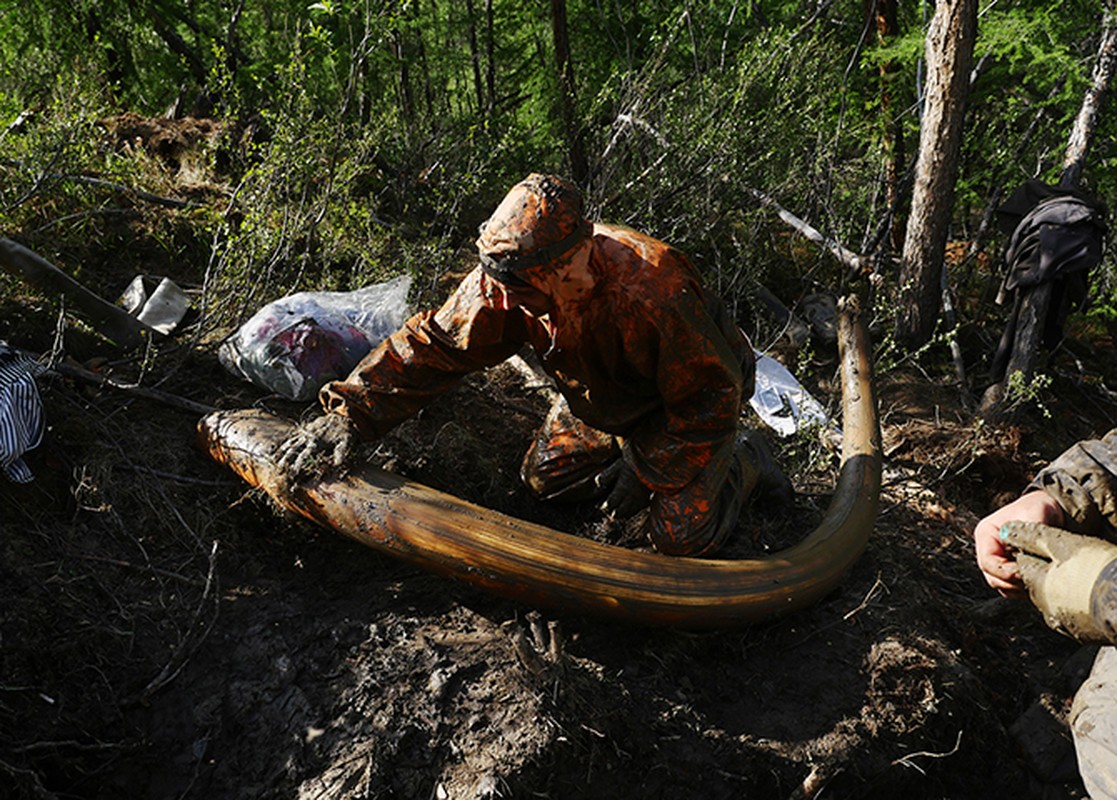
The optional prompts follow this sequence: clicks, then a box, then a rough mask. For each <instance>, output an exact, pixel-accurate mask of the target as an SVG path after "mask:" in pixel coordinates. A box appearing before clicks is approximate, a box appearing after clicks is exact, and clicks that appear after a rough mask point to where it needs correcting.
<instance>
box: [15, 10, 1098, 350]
mask: <svg viewBox="0 0 1117 800" xmlns="http://www.w3.org/2000/svg"><path fill="white" fill-rule="evenodd" d="M1103 5H1104V4H1103V3H1102V2H1101V0H1071V2H1054V0H1017V2H1011V3H1005V2H1001V3H991V4H986V5H985V6H984V7H983V8H982V12H981V18H980V23H979V25H980V27H979V41H978V43H977V50H976V58H977V59H978V60H979V62H980V70H979V72H978V78H977V81H976V83H975V85H974V91H973V94H972V96H971V99H970V104H969V106H968V108H969V117H968V121H967V135H966V139H965V143H964V154H963V160H962V171H961V175H960V177H959V181H958V186H957V199H958V202H957V209H958V211H957V213H956V216H955V230H954V232H953V233H952V237H953V238H959V239H960V238H963V237H965V236H967V235H968V234H970V233H972V232H973V230H974V229H975V227H976V225H977V222H978V221H979V220H980V217H981V216H982V214H983V213H984V211H985V207H986V205H987V204H988V202H989V198H990V197H991V196H992V193H993V190H994V189H997V188H998V187H1000V188H1004V189H1008V190H1010V189H1011V188H1012V187H1013V186H1015V185H1016V184H1017V183H1019V182H1020V181H1021V180H1023V179H1024V178H1026V177H1031V176H1037V175H1038V176H1040V177H1045V178H1047V179H1051V178H1052V176H1053V174H1054V172H1055V170H1057V169H1058V163H1059V160H1060V155H1061V152H1062V149H1063V148H1064V147H1065V141H1066V136H1067V133H1068V130H1069V124H1070V120H1071V118H1072V117H1073V115H1074V114H1075V113H1076V111H1077V109H1078V107H1079V105H1080V103H1081V97H1082V94H1083V92H1084V90H1085V87H1086V85H1087V82H1088V80H1089V76H1090V69H1091V67H1092V60H1093V56H1094V52H1095V50H1096V47H1097V37H1098V31H1099V20H1100V19H1101V14H1102V9H1103ZM490 7H491V11H492V14H491V17H489V16H486V13H487V10H488V9H489V8H490ZM814 10H815V9H814V6H810V8H809V9H808V8H807V7H805V6H804V5H803V4H802V3H798V2H791V0H741V1H740V2H736V1H735V2H730V3H726V2H724V0H687V2H682V0H656V2H650V0H637V1H636V2H629V3H601V2H598V0H567V19H568V30H569V38H570V46H571V54H572V60H573V69H574V78H575V97H574V100H575V114H576V122H577V135H578V137H579V138H580V142H581V145H582V147H583V149H584V150H585V152H586V153H587V154H588V161H589V165H588V166H589V174H588V176H586V181H585V183H586V187H585V188H586V189H587V195H588V198H589V202H590V207H591V210H592V213H593V215H595V216H598V217H600V218H603V219H606V220H609V221H615V222H622V223H627V224H630V225H633V226H634V227H637V228H640V229H643V230H646V231H648V232H650V233H652V234H655V235H658V236H660V237H662V238H664V239H667V240H669V241H671V242H672V243H673V244H676V245H678V246H679V247H680V248H681V249H683V250H684V251H685V252H687V253H688V254H689V255H691V256H692V258H693V259H694V261H695V262H696V263H697V264H698V265H699V266H700V268H701V269H703V270H704V271H705V272H706V274H707V275H708V276H709V277H710V279H711V281H712V282H713V283H714V284H715V286H716V287H717V288H718V289H719V291H721V292H722V293H723V294H724V295H725V296H726V297H727V299H728V300H729V302H730V305H732V306H734V307H735V308H736V309H738V310H739V311H740V312H741V313H740V316H741V317H742V318H745V317H746V316H747V314H746V313H745V312H746V311H747V307H748V306H749V304H750V300H749V298H750V297H751V296H752V294H753V289H754V288H755V285H756V283H758V282H764V283H765V284H767V285H769V286H771V287H772V288H774V289H776V290H778V293H780V294H781V295H783V296H784V297H786V298H789V299H792V300H793V299H794V298H795V297H796V296H800V295H801V294H804V293H806V292H807V291H811V290H814V289H819V288H822V289H829V290H834V289H840V288H843V287H844V285H845V283H846V282H847V276H845V275H844V273H843V271H842V269H841V268H840V267H839V266H838V265H837V264H836V263H835V262H834V261H833V259H832V258H831V257H829V256H828V255H826V254H825V253H824V252H823V251H822V250H821V249H819V248H817V247H816V246H815V245H811V244H805V243H804V242H803V241H802V240H801V239H799V238H798V234H794V233H791V232H789V231H788V229H787V228H786V227H785V226H784V225H783V224H782V223H781V222H779V221H778V220H776V219H775V218H774V217H773V215H772V213H771V212H770V211H768V210H767V209H762V208H760V207H758V205H757V204H756V202H755V200H754V199H753V195H752V190H754V189H755V190H761V191H763V192H765V193H766V194H768V195H770V196H771V197H773V198H775V199H776V200H777V201H779V202H780V203H781V204H782V205H784V206H785V207H787V208H788V209H790V210H792V211H793V212H794V213H795V214H796V215H797V216H799V217H801V218H803V219H805V220H807V221H809V222H810V223H811V224H812V225H813V226H815V227H816V228H818V229H819V230H820V231H822V232H823V233H824V234H825V235H827V236H830V237H832V238H833V239H835V240H837V241H840V242H842V243H844V244H845V245H846V246H848V247H850V248H851V249H853V250H858V251H860V250H862V249H864V248H867V247H869V246H876V244H877V243H878V240H877V239H875V238H874V235H875V232H876V230H877V228H878V226H879V224H880V221H881V220H882V219H883V217H884V215H885V213H886V211H887V210H888V207H887V202H888V201H887V198H886V196H885V193H884V180H883V172H884V170H883V166H882V165H883V164H884V163H885V162H886V160H887V159H888V158H889V157H890V155H891V154H893V153H895V154H898V157H899V158H900V160H901V162H902V163H901V164H900V168H901V171H902V170H903V168H904V167H906V166H908V164H909V163H910V159H911V154H912V153H913V152H914V149H915V143H916V136H917V134H918V126H919V114H918V107H917V104H916V98H917V91H916V88H917V81H918V75H919V60H920V58H921V57H922V53H923V44H924V35H925V22H926V20H925V19H924V11H925V9H924V8H923V7H921V5H920V4H910V3H901V4H899V12H900V15H901V16H900V20H899V27H900V31H899V33H898V35H896V36H894V37H891V38H890V39H889V40H887V41H884V42H878V41H877V40H876V36H875V35H874V30H873V29H872V27H871V25H870V24H869V23H870V22H871V21H870V20H866V19H865V17H864V9H863V7H862V5H861V4H832V5H830V6H828V7H827V8H826V11H825V13H822V14H817V15H815V14H814ZM549 11H550V9H549V7H548V5H547V4H523V3H513V2H510V0H493V2H492V3H491V5H490V4H487V3H485V2H481V0H474V2H472V3H467V2H461V0H421V1H420V0H362V2H357V1H356V0H322V2H313V3H311V2H307V1H306V0H304V1H303V2H288V1H286V0H281V1H280V2H267V3H265V2H262V1H261V0H247V2H245V3H243V4H239V3H236V4H228V3H225V2H215V0H192V1H191V2H189V3H187V2H184V0H141V2H124V0H98V2H96V3H94V2H93V1H92V0H77V2H66V3H63V2H60V0H31V2H30V3H25V4H20V5H19V6H16V5H15V4H14V3H12V2H10V0H8V2H2V1H0V124H3V125H5V126H6V125H7V124H8V123H9V122H11V121H13V120H15V119H16V117H17V116H18V115H20V114H21V113H23V112H24V111H28V110H30V111H34V112H35V116H34V117H33V120H34V121H33V122H32V123H31V124H30V125H28V126H26V131H25V132H22V133H19V134H16V133H12V134H4V133H3V128H0V136H2V137H3V138H0V159H2V161H0V170H3V178H4V180H3V181H0V223H2V224H3V225H4V227H5V229H6V230H7V231H9V232H17V233H19V234H20V235H21V236H23V237H24V240H25V241H26V242H27V243H28V244H35V243H36V242H39V241H42V239H41V238H40V237H42V236H45V235H46V234H47V233H48V232H49V234H50V235H51V236H56V237H60V239H61V243H62V245H63V247H65V246H66V245H67V244H68V243H71V242H72V243H73V244H74V246H75V247H76V246H78V245H79V243H80V242H82V241H92V240H97V239H98V238H99V237H100V238H101V239H102V240H103V239H104V237H106V236H116V235H123V234H121V233H119V232H118V231H116V232H114V229H113V228H112V227H111V226H109V225H107V224H106V222H107V214H105V213H99V212H108V211H110V210H111V208H109V207H108V205H107V200H106V197H105V193H104V192H103V191H99V190H96V189H94V188H92V187H90V186H88V185H82V184H80V183H75V182H72V181H70V182H66V181H53V180H49V179H48V180H45V181H44V180H43V176H44V175H48V174H54V173H75V174H76V173H79V172H84V173H85V174H88V175H96V176H98V177H101V178H105V179H110V180H113V181H117V182H120V183H122V184H127V185H132V186H137V187H140V188H146V189H148V190H155V191H160V192H165V193H167V194H173V193H174V192H175V190H176V187H175V186H174V181H173V176H172V175H169V174H168V173H167V171H166V170H165V169H163V168H161V167H159V165H157V164H155V163H154V162H153V160H152V157H151V155H150V154H145V151H144V150H143V149H137V150H134V151H130V152H121V151H119V150H115V149H112V148H101V147H99V146H97V143H98V142H100V141H102V139H103V136H102V134H101V133H100V130H99V128H98V127H97V125H96V120H97V118H98V117H102V116H107V115H109V114H112V113H117V112H120V111H135V112H138V113H141V114H149V115H154V114H162V113H163V112H164V111H165V110H167V109H168V108H172V107H175V108H177V109H178V113H180V114H182V113H189V112H192V111H193V112H198V113H203V114H213V115H215V116H218V117H220V118H222V119H224V120H227V121H228V122H229V124H230V130H231V131H233V132H234V133H235V132H236V131H239V130H241V127H239V126H238V125H237V124H236V123H237V122H240V123H249V122H251V123H252V125H253V127H254V130H255V131H256V135H255V138H253V139H252V140H251V141H252V143H251V144H246V145H244V146H243V147H241V145H240V144H239V143H238V142H237V141H234V140H233V139H230V140H229V141H227V142H226V143H225V144H224V145H223V146H222V147H223V148H224V150H223V152H222V156H223V157H225V158H228V159H231V163H228V164H225V165H224V166H223V167H222V169H223V170H224V173H223V174H222V176H221V177H220V180H219V181H218V183H220V182H221V181H225V182H227V184H228V189H227V192H226V193H225V194H223V195H219V196H216V198H215V199H211V200H210V201H209V202H207V203H206V204H205V208H204V209H203V210H199V211H195V212H193V213H192V215H189V216H187V215H180V216H179V217H178V218H176V222H175V223H174V224H175V225H183V226H184V225H187V224H189V225H192V226H194V231H193V238H192V237H191V236H183V235H182V234H181V232H180V231H179V230H178V229H177V228H174V227H173V226H164V227H160V224H159V223H157V222H155V221H154V219H153V218H152V219H148V218H146V217H145V218H144V220H143V224H144V225H146V230H147V231H149V232H151V233H152V234H153V235H154V236H155V237H156V239H157V240H158V241H159V242H161V244H160V246H161V247H163V248H165V249H166V250H168V251H171V250H174V249H175V248H178V249H179V250H180V251H181V249H182V247H183V246H184V245H183V244H182V242H183V241H192V242H197V241H201V242H206V243H207V245H206V246H207V248H212V252H208V251H207V252H202V253H200V254H195V255H194V259H195V261H198V262H201V263H208V266H209V270H208V275H207V276H206V280H205V284H206V290H207V297H209V298H210V300H209V310H210V311H211V312H212V313H213V314H214V316H213V318H212V320H211V322H212V324H213V325H214V326H215V327H221V326H223V325H228V324H231V323H233V322H235V321H237V319H238V318H239V317H242V316H243V315H244V314H245V313H247V312H248V311H250V310H251V309H252V308H253V307H254V306H256V305H258V304H259V303H260V302H261V301H263V300H265V299H271V298H272V297H274V296H276V295H277V294H279V293H282V292H286V291H292V290H295V289H309V288H315V289H332V288H346V287H349V286H354V285H358V284H360V283H362V282H365V281H368V280H373V279H380V278H382V277H385V276H387V275H389V274H392V273H395V272H399V271H401V270H410V271H413V272H415V273H416V274H417V275H420V276H423V277H424V280H422V281H420V282H419V286H420V287H421V290H423V291H426V290H429V287H432V286H434V285H435V279H436V278H437V276H438V275H440V274H442V273H444V272H446V271H447V270H449V269H452V268H458V267H461V266H462V265H463V262H466V261H467V260H468V258H469V254H470V250H471V243H472V238H473V236H474V232H475V231H476V227H477V225H478V224H479V223H481V222H482V221H483V220H484V219H485V217H486V216H487V214H488V213H489V211H490V210H491V208H492V207H493V205H494V204H495V203H496V202H497V201H498V199H499V197H500V196H501V194H502V193H503V192H504V191H505V189H506V188H507V187H508V186H509V185H510V184H511V183H513V182H515V181H516V180H518V179H519V178H521V177H522V176H523V175H524V174H525V173H527V172H529V171H556V172H563V173H568V172H569V171H570V170H571V169H572V166H571V157H570V148H569V144H570V143H569V141H568V131H567V130H566V127H565V125H564V119H563V115H562V114H561V102H560V101H561V99H562V88H561V85H560V80H559V76H558V71H557V64H556V54H555V46H554V39H553V31H552V18H551V16H550V13H549ZM1040 112H1042V116H1039V115H1040ZM1115 117H1117V115H1113V114H1110V115H1108V116H1107V117H1106V118H1104V119H1103V120H1102V128H1101V130H1099V132H1098V138H1097V142H1098V145H1097V147H1096V148H1095V151H1094V155H1093V158H1092V160H1091V164H1090V167H1089V169H1088V172H1087V180H1088V182H1089V184H1090V188H1092V189H1094V190H1095V191H1097V192H1098V193H1099V194H1100V195H1101V196H1102V197H1103V198H1105V199H1107V200H1108V201H1109V204H1110V205H1111V206H1112V205H1113V198H1114V196H1117V183H1115V181H1117V178H1115V177H1113V176H1114V175H1117V171H1114V170H1109V169H1107V167H1108V166H1110V165H1111V162H1113V161H1115V160H1117V157H1115V156H1114V154H1113V153H1112V152H1110V151H1111V150H1112V148H1111V147H1110V146H1109V145H1108V144H1107V143H1108V142H1111V141H1115V140H1117V120H1115ZM1037 119H1040V124H1038V125H1033V122H1035V121H1036V120H1037ZM897 125H898V126H899V128H898V129H899V131H900V135H901V137H902V141H901V142H899V144H898V145H897V144H893V143H890V142H889V141H887V139H886V136H885V133H886V131H888V130H890V129H893V128H896V126H897ZM231 135H232V134H231ZM211 157H214V158H215V157H216V155H215V154H213V155H212V156H211ZM898 210H899V211H900V212H901V213H902V211H903V208H902V202H901V207H900V208H899V209H898ZM144 213H146V212H144ZM59 220H65V222H60V221H59ZM990 246H991V247H992V248H994V249H995V248H996V246H997V244H996V243H993V244H991V245H990ZM1109 263H1110V260H1109V259H1107V262H1106V267H1105V269H1104V270H1103V273H1104V274H1103V275H1102V280H1100V281H1099V282H1098V286H1100V287H1101V288H1100V289H1099V290H1098V291H1097V292H1096V295H1097V298H1098V306H1097V307H1098V308H1099V309H1104V308H1106V307H1109V306H1112V307H1117V302H1115V301H1112V300H1111V299H1110V298H1111V297H1113V289H1112V287H1113V286H1114V285H1115V284H1117V281H1113V280H1111V279H1109V278H1108V277H1107V276H1108V274H1109V273H1108V270H1109V269H1110V267H1109V266H1108V265H1109ZM884 288H885V289H886V290H887V289H891V288H894V287H888V286H886V287H884ZM961 290H962V291H972V290H973V287H961ZM888 294H889V292H888V291H882V292H880V293H879V295H878V296H880V297H883V296H887V295H888ZM219 297H220V298H228V297H233V298H235V302H218V300H217V298H219ZM961 305H963V306H965V303H961ZM1097 313H1101V311H1099V312H1097ZM884 341H885V342H887V341H888V338H887V333H886V335H885V337H884ZM943 341H944V339H943V337H940V338H939V339H938V340H936V343H938V344H941V343H942V342H943ZM940 349H941V348H933V349H931V350H928V351H922V352H921V353H919V354H917V355H914V356H913V355H912V354H906V353H902V352H900V351H897V352H896V353H894V354H893V355H891V356H888V359H886V360H888V361H889V362H890V363H892V362H896V361H899V360H901V359H905V358H914V357H921V358H922V357H927V356H928V354H929V353H934V352H938V351H939V350H940ZM886 354H887V353H886Z"/></svg>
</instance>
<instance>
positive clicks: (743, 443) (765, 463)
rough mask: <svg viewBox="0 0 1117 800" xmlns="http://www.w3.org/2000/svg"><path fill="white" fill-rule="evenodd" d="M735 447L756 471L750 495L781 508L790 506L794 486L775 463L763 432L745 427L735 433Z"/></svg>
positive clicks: (792, 502)
mask: <svg viewBox="0 0 1117 800" xmlns="http://www.w3.org/2000/svg"><path fill="white" fill-rule="evenodd" d="M737 449H738V451H739V452H740V453H741V456H742V457H743V459H744V460H745V461H746V462H747V463H748V464H749V465H750V466H752V467H753V468H755V470H756V473H757V477H756V485H755V486H754V487H753V490H752V496H753V497H756V498H760V499H762V500H764V501H765V502H769V503H773V504H775V505H778V506H780V507H783V508H790V507H791V506H792V505H793V504H794V503H795V488H794V487H793V486H792V485H791V481H790V480H788V478H787V476H786V475H784V474H783V471H782V470H781V469H780V468H779V466H778V465H777V464H776V459H775V458H774V457H773V456H772V451H771V449H770V448H769V447H768V440H767V439H766V438H765V437H764V434H763V433H762V432H760V431H758V430H754V429H751V428H746V429H745V430H743V431H741V433H739V434H737Z"/></svg>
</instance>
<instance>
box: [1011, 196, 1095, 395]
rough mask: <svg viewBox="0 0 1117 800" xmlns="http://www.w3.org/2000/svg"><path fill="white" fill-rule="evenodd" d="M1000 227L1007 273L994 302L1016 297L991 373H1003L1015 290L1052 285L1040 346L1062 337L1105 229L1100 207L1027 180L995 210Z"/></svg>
mask: <svg viewBox="0 0 1117 800" xmlns="http://www.w3.org/2000/svg"><path fill="white" fill-rule="evenodd" d="M997 215H998V217H999V221H1000V226H1001V229H1002V230H1003V231H1004V232H1005V233H1006V234H1009V236H1010V238H1009V243H1008V247H1007V248H1006V250H1005V264H1006V265H1007V268H1008V269H1007V273H1006V275H1005V279H1004V283H1003V284H1002V286H1001V292H1000V295H999V296H998V298H997V299H998V302H1003V300H1004V298H1005V297H1006V296H1007V295H1008V294H1009V293H1013V294H1014V295H1015V302H1014V304H1013V310H1012V314H1011V316H1010V317H1009V321H1008V326H1007V331H1006V335H1005V336H1004V337H1002V339H1001V344H1000V346H999V347H998V349H997V353H996V356H995V357H994V361H993V364H994V374H995V375H997V376H998V377H999V376H1000V374H1001V373H1002V372H1003V370H1004V368H1005V365H1006V364H1007V362H1008V358H1009V349H1010V347H1011V344H1012V341H1013V339H1012V336H1010V335H1009V333H1011V332H1014V331H1015V329H1016V326H1017V321H1018V317H1019V313H1020V291H1019V290H1022V289H1030V288H1032V287H1035V286H1039V285H1040V284H1043V283H1048V282H1050V283H1052V289H1053V291H1052V297H1051V303H1050V305H1049V307H1048V311H1047V317H1046V319H1045V320H1044V331H1043V344H1044V346H1045V347H1051V346H1053V345H1054V344H1055V343H1057V342H1058V340H1059V339H1060V338H1061V337H1062V335H1063V324H1064V323H1065V322H1066V318H1067V315H1068V314H1070V313H1071V312H1072V311H1076V310H1079V309H1081V308H1082V307H1083V305H1084V304H1085V302H1086V297H1087V295H1088V293H1089V275H1090V270H1091V269H1093V268H1094V267H1095V266H1097V264H1098V263H1099V262H1100V261H1101V256H1102V250H1103V246H1104V240H1105V234H1106V225H1105V210H1104V208H1102V206H1101V205H1100V204H1099V203H1098V202H1096V201H1094V200H1091V199H1089V198H1087V197H1085V196H1083V195H1082V194H1081V193H1079V192H1075V191H1073V190H1070V189H1060V188H1058V187H1054V186H1049V185H1047V184H1045V183H1043V182H1041V181H1037V180H1030V181H1027V182H1026V183H1024V185H1023V186H1021V187H1020V188H1019V189H1017V190H1016V192H1015V193H1013V195H1012V197H1010V198H1009V199H1008V200H1007V201H1006V202H1005V204H1004V205H1002V206H1001V207H1000V208H999V209H997Z"/></svg>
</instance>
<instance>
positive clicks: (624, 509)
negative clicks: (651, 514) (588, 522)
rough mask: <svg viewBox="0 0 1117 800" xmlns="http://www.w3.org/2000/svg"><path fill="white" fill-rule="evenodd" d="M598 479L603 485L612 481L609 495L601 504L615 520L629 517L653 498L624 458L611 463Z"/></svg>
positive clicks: (602, 508) (603, 509) (606, 512)
mask: <svg viewBox="0 0 1117 800" xmlns="http://www.w3.org/2000/svg"><path fill="white" fill-rule="evenodd" d="M597 481H598V484H599V485H600V486H602V487H605V486H608V485H609V483H610V482H612V484H613V488H612V489H611V490H610V491H609V495H608V497H606V498H605V502H603V503H602V504H601V510H602V511H604V512H605V514H606V515H607V516H609V517H611V518H612V519H614V520H623V519H628V518H629V517H631V516H632V515H633V514H635V513H636V512H637V511H639V510H641V509H642V508H644V506H646V505H647V504H648V501H649V500H650V499H651V493H650V492H649V491H648V490H647V488H646V487H645V486H644V484H642V483H640V479H639V478H638V477H636V472H635V470H633V469H632V467H630V466H629V465H628V462H627V461H626V460H625V459H624V458H618V459H617V460H616V461H615V462H614V463H613V464H611V465H609V467H608V469H606V470H604V471H603V472H602V473H601V475H599V476H598V478H597Z"/></svg>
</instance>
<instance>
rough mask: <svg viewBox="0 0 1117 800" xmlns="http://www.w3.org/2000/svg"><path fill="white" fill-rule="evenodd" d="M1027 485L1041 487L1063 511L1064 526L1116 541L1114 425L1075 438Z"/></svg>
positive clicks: (1116, 449)
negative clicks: (1096, 435)
mask: <svg viewBox="0 0 1117 800" xmlns="http://www.w3.org/2000/svg"><path fill="white" fill-rule="evenodd" d="M1028 488H1029V489H1043V490H1044V491H1046V492H1047V493H1048V494H1050V495H1051V496H1052V497H1054V498H1055V499H1056V500H1058V501H1059V504H1060V505H1061V506H1062V507H1063V509H1064V510H1065V511H1066V512H1067V522H1066V525H1065V527H1066V528H1067V530H1071V531H1075V532H1076V533H1087V534H1092V535H1095V536H1104V537H1105V538H1107V539H1110V540H1112V541H1117V428H1114V429H1113V430H1111V431H1110V432H1109V433H1107V434H1106V435H1105V436H1104V437H1103V438H1101V439H1091V440H1088V441H1083V442H1079V443H1078V444H1076V445H1074V446H1073V447H1071V448H1070V449H1069V450H1067V451H1066V452H1065V453H1063V454H1062V455H1061V456H1059V457H1058V458H1057V459H1055V460H1054V461H1052V462H1051V464H1049V465H1048V466H1047V467H1046V468H1044V469H1043V470H1042V471H1040V473H1039V474H1038V475H1036V477H1035V480H1033V481H1032V482H1031V484H1030V485H1029V487H1028Z"/></svg>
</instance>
